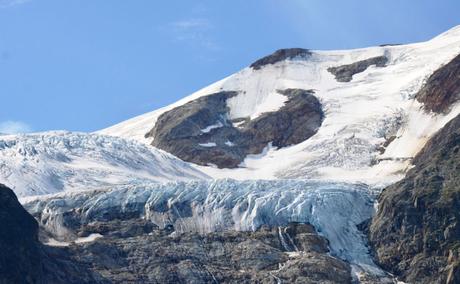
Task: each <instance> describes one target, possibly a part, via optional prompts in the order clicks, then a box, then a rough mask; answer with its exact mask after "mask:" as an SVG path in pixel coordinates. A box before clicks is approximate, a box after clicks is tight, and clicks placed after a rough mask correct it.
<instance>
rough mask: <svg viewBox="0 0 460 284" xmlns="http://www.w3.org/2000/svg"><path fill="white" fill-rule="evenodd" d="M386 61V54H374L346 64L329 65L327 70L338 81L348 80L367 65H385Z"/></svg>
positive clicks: (364, 69)
mask: <svg viewBox="0 0 460 284" xmlns="http://www.w3.org/2000/svg"><path fill="white" fill-rule="evenodd" d="M387 62H388V58H387V57H386V56H376V57H372V58H368V59H365V60H361V61H357V62H354V63H351V64H347V65H341V66H337V67H330V68H328V69H327V71H329V72H330V73H332V74H333V75H334V76H335V79H336V80H337V81H339V82H350V81H351V80H352V79H353V75H355V74H358V73H361V72H364V71H366V69H367V68H369V66H371V65H375V66H377V67H385V66H386V64H387Z"/></svg>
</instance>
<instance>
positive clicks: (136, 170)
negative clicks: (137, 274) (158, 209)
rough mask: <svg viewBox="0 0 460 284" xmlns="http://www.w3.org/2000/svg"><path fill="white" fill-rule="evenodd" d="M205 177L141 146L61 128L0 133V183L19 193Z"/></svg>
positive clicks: (140, 144)
mask: <svg viewBox="0 0 460 284" xmlns="http://www.w3.org/2000/svg"><path fill="white" fill-rule="evenodd" d="M205 178H208V177H207V176H206V175H205V174H203V173H201V172H200V171H199V170H196V169H194V168H193V167H192V166H190V165H189V164H187V163H185V162H183V161H181V160H179V159H178V158H176V157H174V156H173V155H171V154H168V153H166V152H164V151H161V150H158V149H156V148H153V147H151V146H147V145H145V144H142V143H139V142H135V141H130V140H126V139H123V138H117V137H110V136H104V135H98V134H85V133H73V132H65V131H57V132H56V131H55V132H45V133H37V134H26V135H5V136H0V182H2V183H5V184H6V185H8V186H10V187H11V188H13V189H14V191H15V193H16V194H17V195H19V196H32V195H40V194H49V193H55V192H60V191H67V190H84V189H86V190H93V189H99V188H103V187H110V186H113V185H117V184H127V183H139V182H167V181H169V180H190V179H205Z"/></svg>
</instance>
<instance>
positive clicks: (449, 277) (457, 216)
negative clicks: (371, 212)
mask: <svg viewBox="0 0 460 284" xmlns="http://www.w3.org/2000/svg"><path fill="white" fill-rule="evenodd" d="M414 165H415V167H414V168H413V169H411V170H410V171H409V172H408V173H407V176H406V177H405V178H404V179H403V180H401V181H400V182H398V183H396V184H394V185H391V186H389V187H387V188H386V189H385V190H384V191H383V192H382V194H381V196H380V197H379V209H378V212H377V214H376V216H375V217H374V218H373V220H372V224H371V226H370V228H369V237H370V243H371V245H372V246H373V248H374V251H375V257H376V259H377V261H378V262H379V263H380V265H381V266H382V267H383V268H384V269H386V270H388V271H390V272H392V273H394V274H396V275H398V276H400V277H401V278H402V279H403V280H404V281H406V282H409V283H460V278H459V271H460V258H459V255H460V210H459V208H460V115H459V116H457V117H456V118H455V119H453V120H452V121H450V122H449V123H448V124H447V125H446V126H445V127H444V128H443V129H442V130H440V131H439V132H438V133H437V134H436V135H435V136H434V137H433V138H432V139H430V141H429V142H428V143H427V144H426V146H425V147H424V148H423V149H422V150H421V151H420V153H419V154H418V155H417V156H416V157H415V159H414Z"/></svg>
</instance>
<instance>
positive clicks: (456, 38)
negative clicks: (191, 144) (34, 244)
mask: <svg viewBox="0 0 460 284" xmlns="http://www.w3.org/2000/svg"><path fill="white" fill-rule="evenodd" d="M458 54H460V26H459V27H455V28H453V29H451V30H450V31H448V32H446V33H444V34H442V35H440V36H438V37H436V38H434V39H432V40H430V41H427V42H423V43H416V44H410V45H398V46H381V47H370V48H363V49H355V50H344V51H312V54H311V56H309V57H306V58H293V59H288V60H284V61H281V62H278V63H276V64H269V65H266V66H263V67H262V68H260V69H258V70H256V69H254V68H250V67H248V68H245V69H243V70H242V71H240V72H238V73H236V74H234V75H232V76H229V77H227V78H225V79H223V80H221V81H219V82H217V83H215V84H213V85H211V86H209V87H207V88H204V89H202V90H200V91H198V92H197V93H194V94H192V95H191V96H189V97H186V98H184V99H182V100H180V101H179V102H177V103H175V104H173V105H170V106H167V107H165V108H162V109H159V110H157V111H153V112H151V113H147V114H144V115H142V116H139V117H136V118H133V119H131V120H128V121H126V122H122V123H120V124H118V125H115V126H112V127H110V128H107V129H104V130H102V131H101V133H104V134H107V135H113V136H121V137H126V138H134V139H137V140H139V141H141V142H144V143H150V142H151V141H150V140H148V139H145V138H144V135H145V134H146V133H147V132H148V131H149V130H150V129H152V128H153V126H154V125H155V122H156V120H157V118H158V117H159V116H160V115H161V114H162V113H164V112H165V111H168V110H171V109H173V108H174V107H177V106H180V105H183V104H185V103H186V102H189V101H192V100H194V99H196V98H198V97H200V96H204V95H209V94H212V93H215V92H220V91H238V92H239V95H238V96H236V97H233V98H231V99H229V100H228V102H227V105H228V107H229V114H228V115H229V117H230V118H239V117H250V118H252V119H253V118H255V117H257V116H258V115H260V114H261V113H263V112H267V111H276V110H277V109H279V108H280V107H281V106H283V104H284V102H285V99H286V98H283V96H282V95H280V94H279V93H278V92H277V90H283V89H287V88H299V89H313V90H314V91H315V96H316V97H318V98H319V99H320V101H321V103H322V105H323V109H324V111H325V120H324V121H323V124H322V126H321V128H320V129H319V131H318V133H317V134H316V135H315V136H313V137H312V138H310V139H308V140H307V141H305V142H303V143H300V144H297V145H294V146H291V147H288V148H283V149H274V148H270V147H267V149H266V151H265V152H264V153H262V154H261V155H255V156H249V157H247V159H246V160H245V162H244V167H243V168H239V169H216V168H212V167H198V166H196V167H197V168H199V169H200V170H202V171H204V172H206V173H207V174H208V175H210V176H212V177H214V178H225V177H230V178H235V179H255V178H264V179H272V178H316V179H323V180H339V181H350V182H358V181H359V182H365V183H368V184H373V185H382V184H387V183H391V182H393V181H395V180H397V179H399V178H401V177H402V175H403V173H404V171H405V170H406V169H407V168H408V167H409V166H410V158H411V157H413V156H414V155H415V154H416V153H417V151H418V150H419V149H420V148H421V147H422V146H423V145H424V143H425V142H426V141H427V139H428V138H429V137H430V136H431V135H433V133H434V132H436V131H437V130H438V129H440V128H441V127H442V126H443V125H444V124H445V123H446V122H447V121H449V120H450V119H451V118H452V117H454V116H455V115H456V114H458V113H459V112H460V106H459V105H456V106H453V109H452V111H451V112H450V113H449V114H442V115H441V114H440V115H434V114H428V113H426V112H424V111H423V110H422V108H421V104H420V103H418V102H417V101H416V100H415V99H414V96H415V94H416V93H417V91H418V90H419V89H420V88H421V86H422V85H423V83H424V82H425V80H426V79H427V78H428V77H429V76H430V75H431V74H432V73H433V72H434V71H435V70H437V69H438V68H440V67H441V66H442V65H444V64H446V63H448V62H449V61H450V60H452V59H453V58H454V57H455V56H456V55H458ZM378 56H385V57H386V58H387V60H388V61H387V64H386V66H385V67H376V66H370V67H369V68H367V69H366V70H365V71H364V72H361V73H358V74H355V75H354V76H353V79H352V80H351V81H350V82H339V81H337V80H336V79H335V77H334V75H333V74H331V73H330V72H329V71H328V70H327V69H328V68H330V67H337V66H342V65H346V64H352V63H355V62H358V61H361V60H366V59H369V58H372V57H378ZM391 136H395V137H396V139H395V140H394V141H393V142H392V143H391V144H390V145H389V146H388V147H387V149H386V151H385V152H384V154H381V153H380V152H379V148H380V147H381V146H382V145H383V144H384V143H385V141H386V140H387V139H388V138H389V137H391ZM267 146H268V145H267Z"/></svg>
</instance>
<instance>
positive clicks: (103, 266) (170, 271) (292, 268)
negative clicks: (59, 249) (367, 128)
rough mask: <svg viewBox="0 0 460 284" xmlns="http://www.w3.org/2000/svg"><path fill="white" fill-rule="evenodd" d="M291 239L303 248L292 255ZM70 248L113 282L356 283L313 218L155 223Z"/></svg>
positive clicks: (77, 259)
mask: <svg viewBox="0 0 460 284" xmlns="http://www.w3.org/2000/svg"><path fill="white" fill-rule="evenodd" d="M120 225H121V224H120ZM109 226H113V228H115V227H116V226H115V225H114V224H111V225H109ZM86 229H87V228H86ZM118 229H120V228H118ZM279 232H284V233H285V234H286V235H284V236H283V235H282V234H281V235H280V233H279ZM284 238H286V239H284ZM289 239H290V240H292V245H293V246H292V247H293V248H292V250H295V248H299V251H297V252H295V255H291V256H290V255H289V254H287V253H288V251H286V246H285V245H284V243H286V242H289ZM68 250H69V255H70V256H71V261H72V263H73V265H74V266H75V267H77V268H79V267H87V266H90V269H91V270H92V271H93V272H94V273H97V274H98V275H101V276H103V279H105V280H103V281H107V280H108V281H110V283H279V282H278V281H282V282H283V283H351V270H350V266H349V265H348V264H347V263H345V262H343V261H342V260H339V259H336V258H334V257H331V256H329V255H327V253H328V248H327V240H325V239H324V238H323V237H321V236H319V235H318V234H317V233H316V232H315V229H314V228H313V227H312V226H311V225H309V224H299V223H291V224H289V225H288V226H287V227H273V228H268V227H262V228H261V229H259V230H257V231H255V232H236V231H226V232H217V233H208V234H197V233H191V232H188V233H182V234H178V233H173V234H171V233H170V232H169V231H166V230H158V229H156V230H154V231H152V232H151V233H149V234H142V235H137V236H134V237H121V238H120V237H118V236H116V237H115V236H114V235H112V236H108V235H106V236H104V237H103V238H101V239H98V240H96V241H95V242H93V243H89V244H72V245H71V246H70V247H69V248H68ZM291 253H292V252H291ZM98 281H99V280H98ZM95 283H98V282H95Z"/></svg>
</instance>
